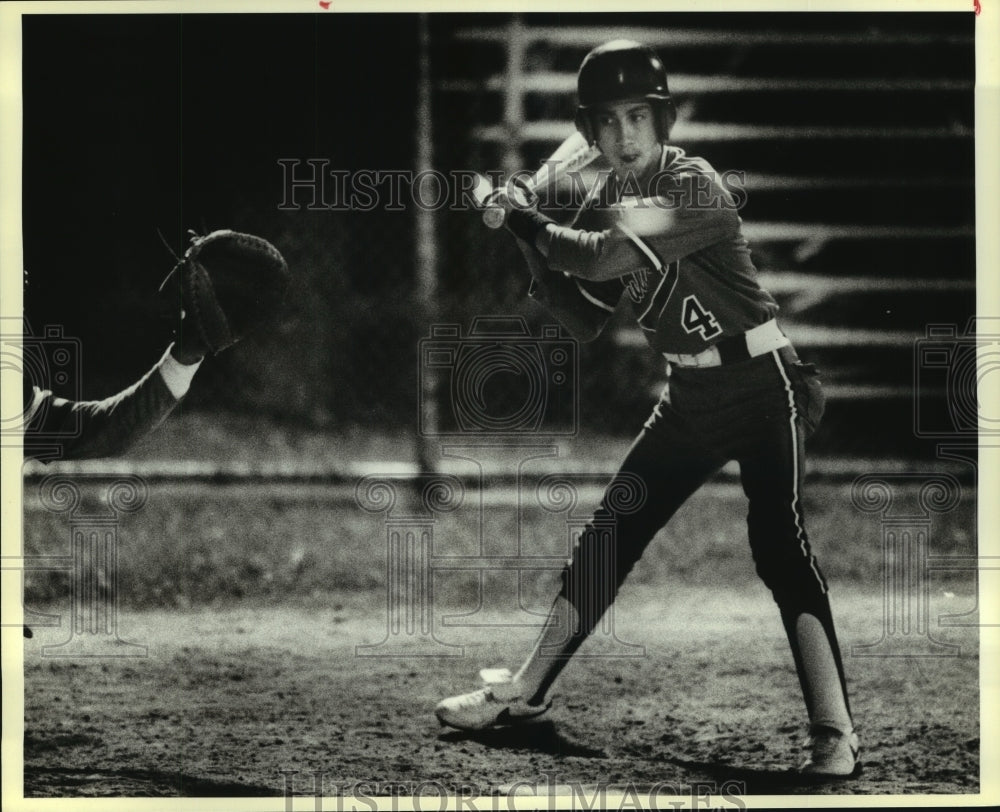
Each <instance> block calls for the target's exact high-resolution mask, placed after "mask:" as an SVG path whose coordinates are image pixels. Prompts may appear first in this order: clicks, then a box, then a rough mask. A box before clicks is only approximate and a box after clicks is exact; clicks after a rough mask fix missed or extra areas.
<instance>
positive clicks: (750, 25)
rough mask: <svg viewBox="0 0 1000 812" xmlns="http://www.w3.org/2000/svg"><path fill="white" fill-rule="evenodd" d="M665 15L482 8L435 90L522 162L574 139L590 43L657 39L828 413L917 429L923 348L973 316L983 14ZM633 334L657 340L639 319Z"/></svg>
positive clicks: (692, 133) (499, 157) (496, 152)
mask: <svg viewBox="0 0 1000 812" xmlns="http://www.w3.org/2000/svg"><path fill="white" fill-rule="evenodd" d="M623 16H624V15H617V19H618V20H621V19H622V17H623ZM661 16H662V20H663V21H662V24H660V20H659V19H658V18H656V17H651V16H650V15H645V16H643V17H641V18H639V17H636V19H637V20H639V21H640V22H641V24H637V25H628V26H620V25H618V26H615V25H610V26H609V25H606V24H603V23H604V21H605V18H601V19H600V20H596V21H590V20H588V19H586V18H583V17H582V16H581V17H580V20H579V21H578V20H577V18H576V15H561V16H556V15H547V16H542V15H524V16H521V17H516V16H515V17H503V18H500V17H490V18H488V19H486V20H484V21H483V24H480V25H476V26H470V25H468V24H467V22H468V18H466V20H465V23H466V24H460V23H456V24H454V25H453V26H451V27H450V28H448V29H447V30H446V31H444V32H443V34H442V36H443V37H445V38H447V41H448V43H449V47H448V49H447V52H448V54H449V55H450V56H449V59H450V63H451V66H452V67H453V68H454V67H457V69H450V70H447V71H445V70H441V71H439V72H438V75H437V78H436V89H437V92H438V93H439V94H440V95H441V96H442V97H443V98H445V99H446V103H448V104H451V105H453V106H455V105H459V104H461V105H463V107H464V109H465V115H467V116H469V119H468V124H469V131H470V132H471V134H472V141H473V144H474V149H476V150H479V152H478V154H479V155H480V159H481V160H487V161H489V160H491V159H492V160H495V162H496V163H495V165H499V166H501V167H502V168H503V169H504V170H505V171H508V172H510V171H514V170H516V169H519V168H523V167H533V166H537V165H539V163H540V162H541V161H542V160H543V159H544V158H545V156H546V155H548V154H549V153H550V152H551V150H552V149H553V148H554V146H555V145H556V144H557V143H558V142H560V141H561V140H562V139H563V138H565V137H566V136H567V135H568V134H569V133H570V132H571V131H572V126H573V125H572V120H573V112H574V93H575V83H576V73H575V72H576V69H577V67H578V66H579V63H580V61H581V60H582V58H583V56H584V55H585V54H586V52H587V51H588V50H590V48H592V47H593V46H594V45H596V44H598V43H600V42H603V41H606V40H608V39H613V38H618V37H622V38H628V39H636V40H639V41H641V42H645V43H647V44H649V45H651V46H653V47H654V48H656V49H657V51H658V52H659V53H660V54H661V56H663V58H664V61H665V62H666V65H667V69H668V73H669V76H670V87H671V92H672V94H673V96H674V99H675V102H676V105H677V108H678V121H677V124H676V126H675V128H674V131H673V133H672V136H671V140H672V141H673V142H674V143H676V144H678V145H679V146H681V147H683V148H685V149H686V150H687V151H688V152H689V153H693V154H697V155H700V156H702V157H704V158H706V159H707V160H708V161H709V162H710V163H711V164H712V165H713V166H714V167H715V169H716V170H718V171H720V172H724V171H740V172H742V173H743V175H742V177H743V183H742V185H743V188H744V189H745V190H746V205H745V206H744V208H743V209H742V210H741V217H742V218H743V221H744V233H745V235H746V237H747V239H748V241H749V242H750V246H751V250H752V251H753V256H754V260H755V263H756V265H757V267H758V269H759V270H760V271H761V281H762V283H763V285H764V286H765V287H767V288H768V289H769V290H770V291H771V292H772V293H773V294H774V295H775V296H776V298H778V300H779V304H780V305H781V307H782V313H781V319H782V324H783V326H784V328H785V330H786V332H787V333H788V334H789V336H790V338H791V339H792V341H793V343H794V344H795V345H796V346H797V347H798V348H799V350H800V354H801V355H802V356H804V357H805V358H807V359H808V360H811V361H815V362H816V363H817V364H818V365H819V366H820V367H821V369H822V370H823V371H824V378H825V380H826V391H827V394H828V397H829V398H830V402H831V404H830V408H829V410H828V415H829V416H832V417H834V419H839V420H840V421H841V422H842V423H847V424H854V423H856V422H858V421H868V422H869V423H870V424H873V425H875V424H883V425H886V426H891V427H893V429H894V430H896V431H898V432H899V433H900V437H898V438H896V439H897V440H900V441H901V442H903V443H904V444H905V442H907V441H909V440H912V436H910V435H907V432H906V430H905V428H906V425H909V424H911V423H912V417H911V416H912V402H913V398H914V393H913V380H914V376H913V370H914V347H915V342H916V341H917V340H918V339H919V338H921V337H922V336H924V335H925V332H926V328H927V326H928V325H929V324H941V323H953V324H956V325H957V327H958V330H959V331H961V329H962V328H963V326H964V325H965V323H966V321H967V320H968V319H969V317H971V316H972V315H973V314H974V313H975V229H974V222H975V195H974V174H975V173H974V138H973V123H974V100H973V90H974V82H975V66H974V49H973V40H974V35H973V29H972V20H971V18H972V15H971V14H970V15H957V14H956V15H941V14H933V15H931V14H906V15H899V14H897V15H893V16H891V17H890V16H889V15H871V14H837V15H803V14H795V15H790V14H767V15H756V16H753V15H737V16H736V17H732V16H731V15H707V14H699V15H682V14H676V15H661ZM821 17H822V18H826V19H823V20H821V19H820V18H821ZM629 19H631V18H629ZM472 53H475V54H476V55H477V58H476V60H475V64H476V65H477V66H478V67H477V68H476V69H474V70H472V71H468V70H466V71H464V72H463V70H462V69H461V67H458V66H461V65H463V64H469V62H468V59H467V58H466V57H464V56H463V55H464V54H472ZM470 111H471V112H470ZM616 341H617V343H618V344H620V345H621V346H623V347H631V346H640V345H643V344H644V339H643V338H642V337H641V336H640V335H639V334H638V332H637V331H635V330H632V329H631V328H629V327H628V326H627V322H626V321H625V320H623V321H622V322H621V326H620V327H619V328H618V332H617V334H616ZM944 395H945V393H944V391H943V390H941V391H939V392H933V393H922V396H924V397H927V396H932V397H944ZM831 412H832V413H833V414H832V415H831ZM890 433H891V432H890ZM904 435H905V436H904ZM883 439H884V438H883ZM859 442H860V441H859ZM891 442H895V440H893V441H891ZM891 442H890V445H891ZM877 445H878V443H877V442H875V444H874V445H873V448H875V447H876V446H877ZM853 450H854V451H863V450H864V449H863V448H858V449H853Z"/></svg>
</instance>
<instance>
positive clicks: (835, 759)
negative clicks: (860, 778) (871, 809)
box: [799, 725, 860, 778]
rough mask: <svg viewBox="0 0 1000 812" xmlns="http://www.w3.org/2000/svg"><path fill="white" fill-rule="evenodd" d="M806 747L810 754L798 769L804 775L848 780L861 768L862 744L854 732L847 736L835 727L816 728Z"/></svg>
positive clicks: (848, 733) (822, 726) (811, 731)
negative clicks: (860, 753) (859, 761)
mask: <svg viewBox="0 0 1000 812" xmlns="http://www.w3.org/2000/svg"><path fill="white" fill-rule="evenodd" d="M807 746H808V747H809V749H810V754H809V756H808V758H806V760H805V762H804V763H803V764H802V766H801V767H800V768H799V772H801V773H802V774H803V775H810V776H816V777H818V778H820V777H829V778H848V777H850V776H852V775H854V773H855V771H856V770H857V768H858V754H859V752H860V743H859V741H858V735H857V733H855V732H854V731H853V730H851V731H849V732H847V733H844V732H843V731H840V730H838V729H837V728H835V727H828V726H827V725H813V726H812V728H810V730H809V741H808V745H807Z"/></svg>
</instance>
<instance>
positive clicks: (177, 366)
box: [156, 344, 201, 400]
mask: <svg viewBox="0 0 1000 812" xmlns="http://www.w3.org/2000/svg"><path fill="white" fill-rule="evenodd" d="M173 346H174V345H173V344H171V345H170V346H169V347H167V351H166V352H165V353H164V354H163V357H162V358H161V359H160V362H159V363H158V364H157V365H156V366H157V368H158V369H159V370H160V376H161V377H162V378H163V382H164V383H165V384H166V385H167V389H169V390H170V394H171V395H173V396H174V398H175V399H176V400H180V399H181V398H182V397H184V396H185V395H186V394H187V391H188V389H189V388H190V387H191V379H192V378H194V373H196V372H197V371H198V367H200V366H201V361H197V362H195V363H193V364H182V363H181V362H180V361H178V360H177V359H176V358H174V357H173V356H172V355H171V354H170V350H172V349H173Z"/></svg>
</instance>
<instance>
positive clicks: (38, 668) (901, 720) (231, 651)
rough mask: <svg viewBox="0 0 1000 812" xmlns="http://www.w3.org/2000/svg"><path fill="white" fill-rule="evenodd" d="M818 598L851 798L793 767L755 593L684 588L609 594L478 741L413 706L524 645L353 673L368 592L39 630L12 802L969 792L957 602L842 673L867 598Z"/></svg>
mask: <svg viewBox="0 0 1000 812" xmlns="http://www.w3.org/2000/svg"><path fill="white" fill-rule="evenodd" d="M723 597H724V600H723ZM833 599H834V611H835V614H836V615H837V617H838V621H839V624H840V629H841V637H842V644H843V646H844V648H845V651H846V652H847V657H846V660H847V669H848V676H849V680H850V682H851V687H852V691H853V702H854V710H855V715H856V717H857V721H858V726H859V732H860V733H861V736H862V743H863V748H864V750H863V761H864V768H863V772H862V773H861V775H860V777H858V778H857V779H855V780H851V781H847V782H829V783H821V784H816V785H803V784H802V783H800V782H798V781H797V780H796V779H795V777H794V775H793V774H792V773H791V772H790V771H791V769H792V768H794V767H795V765H796V764H797V763H798V761H799V759H800V758H801V755H802V753H801V745H802V739H803V735H804V725H803V717H804V711H803V707H802V701H801V698H800V696H799V693H798V686H797V683H796V680H795V675H794V670H793V668H792V665H791V658H790V655H789V653H788V650H787V645H786V643H785V641H784V637H783V633H782V630H781V626H780V622H779V620H778V616H777V612H776V610H775V609H774V606H773V604H772V603H771V601H770V598H769V596H768V595H767V594H766V592H765V591H764V589H763V587H757V588H755V587H745V588H741V589H739V590H737V591H735V592H731V593H728V594H726V595H724V596H723V595H720V594H718V593H716V592H709V591H707V590H699V589H696V588H694V587H691V586H684V587H681V588H679V589H675V590H672V591H670V592H669V593H668V594H662V595H661V594H658V593H657V592H656V591H655V590H654V589H652V588H648V587H642V588H638V589H633V590H628V591H627V592H626V593H625V594H623V595H622V597H621V599H620V600H619V603H618V604H617V606H616V608H617V610H618V611H617V615H616V616H615V627H614V631H615V635H616V636H617V640H615V639H613V638H612V637H611V636H609V635H598V636H597V637H595V638H592V639H591V640H590V641H588V643H587V645H586V646H585V647H584V649H583V650H582V651H581V654H582V655H589V656H578V658H577V659H575V660H574V661H573V663H571V664H570V666H569V667H568V669H567V670H566V672H565V673H564V675H563V678H562V679H561V680H560V682H559V683H557V693H556V704H555V706H554V708H553V710H552V712H551V713H550V714H549V719H548V720H547V721H545V722H542V723H539V724H537V725H534V726H532V727H529V728H522V729H519V730H509V731H501V732H492V733H488V734H466V733H459V732H455V731H448V730H445V729H443V728H440V727H439V726H438V724H437V722H436V720H435V719H434V717H433V714H432V708H433V706H434V704H435V702H436V701H437V700H438V699H439V698H441V697H442V696H444V695H447V694H450V693H452V692H454V691H458V690H464V689H467V688H468V687H470V686H471V685H472V684H473V680H474V676H475V674H476V672H477V670H478V669H479V668H480V667H482V666H486V665H497V664H513V663H515V662H516V661H517V659H519V657H520V655H521V654H522V653H523V652H524V650H525V647H526V646H527V645H528V644H529V643H530V641H531V640H532V639H533V638H534V634H535V631H534V630H533V629H531V628H528V627H507V628H491V627H487V628H479V629H473V628H452V629H439V630H438V635H439V639H440V640H442V641H443V642H445V643H447V644H450V645H453V646H461V647H462V648H461V649H458V648H455V649H451V650H450V651H451V653H453V654H456V653H457V654H459V655H460V656H451V657H443V656H423V657H418V656H402V657H384V656H364V657H359V656H357V652H356V648H355V647H356V646H358V645H365V644H368V645H371V644H378V643H379V642H380V640H382V639H383V638H384V637H385V634H386V614H385V606H384V596H380V595H379V594H378V593H377V592H373V593H370V594H366V595H359V594H357V593H352V594H345V595H344V596H343V598H342V600H341V601H340V602H339V603H336V602H328V601H324V602H323V603H322V604H318V603H317V604H316V605H307V604H301V605H298V606H294V607H291V606H287V605H286V606H281V607H274V606H270V607H269V606H259V607H256V608H248V607H247V606H246V605H245V604H243V605H240V606H239V607H233V608H206V609H197V610H195V609H190V610H183V611H177V610H170V611H168V610H150V611H137V610H127V611H125V612H124V613H123V614H122V616H121V617H120V633H121V635H122V637H123V638H125V639H128V640H131V641H136V642H141V643H143V644H144V645H146V646H147V648H148V652H147V656H145V657H122V658H107V657H103V658H94V659H84V658H78V657H77V658H66V659H60V658H57V657H52V656H42V647H43V646H45V645H54V644H58V643H59V642H61V641H62V640H64V639H65V638H66V636H67V634H68V632H67V630H66V629H65V622H64V628H62V629H56V628H54V629H39V630H38V631H37V633H36V636H35V637H34V638H33V639H31V640H26V641H25V648H24V654H25V739H24V742H25V748H24V759H25V772H24V791H25V796H26V797H51V796H64V797H65V796H78V797H117V796H140V797H141V796H201V797H206V796H216V797H220V796H222V797H228V796H261V795H263V796H282V795H284V794H286V793H288V792H291V793H294V794H296V795H310V794H313V793H314V786H315V784H314V782H315V780H316V777H317V774H318V775H319V777H320V781H321V788H322V793H323V794H324V795H326V796H334V795H340V794H344V793H347V794H355V795H362V796H367V795H403V796H406V795H410V794H416V795H430V796H434V795H439V794H441V793H461V792H464V793H467V794H468V793H477V794H487V795H489V794H494V795H502V794H503V793H513V794H515V795H523V794H526V793H527V794H531V793H535V792H537V793H538V794H543V795H544V794H546V793H548V792H550V791H551V792H553V793H556V794H558V795H560V796H561V795H563V794H570V795H572V794H574V793H575V794H577V795H578V796H579V798H578V800H580V801H581V802H583V803H588V802H592V801H593V797H594V796H593V794H592V793H595V792H599V791H601V789H602V787H604V786H606V787H607V788H609V791H611V792H614V790H615V788H618V790H621V791H629V790H631V791H634V792H637V793H639V794H640V795H641V794H642V793H649V792H650V790H651V789H652V790H654V791H656V792H658V793H659V798H660V803H661V804H662V803H663V800H662V799H663V798H664V797H666V796H668V795H673V794H674V793H676V794H679V795H682V796H686V795H688V794H690V793H692V792H695V793H699V792H701V793H704V792H705V788H706V787H709V788H711V787H714V788H716V789H715V792H721V793H723V794H725V793H728V795H729V797H730V798H731V799H738V798H739V797H740V796H743V795H761V794H766V795H771V794H790V793H794V794H830V793H843V794H885V793H919V794H923V793H931V794H937V793H975V792H976V791H977V790H978V787H979V735H980V734H979V693H978V691H979V689H978V677H979V669H978V640H977V634H976V629H975V627H974V626H971V627H970V626H966V627H941V628H939V627H937V625H936V619H937V618H938V617H939V615H940V614H941V613H943V612H954V611H956V610H958V611H965V610H967V609H969V608H970V606H974V597H973V596H971V595H966V596H964V597H963V596H961V595H959V596H955V595H952V594H951V593H935V594H932V595H931V606H930V610H931V611H930V617H931V619H932V625H934V626H935V628H934V629H933V635H934V637H935V638H936V639H938V640H939V641H941V642H944V643H949V644H953V645H955V646H957V648H956V649H955V650H954V651H953V654H954V655H955V656H948V657H922V658H917V659H913V658H886V657H877V656H876V657H871V656H869V657H861V656H852V655H851V654H850V650H851V647H852V646H858V645H863V644H866V643H871V642H874V641H876V640H878V639H879V637H880V634H881V630H882V623H883V613H882V598H881V596H880V595H876V594H872V593H871V592H869V591H861V590H858V589H854V588H851V589H848V590H846V591H842V592H839V593H837V592H835V593H834V596H833ZM511 619H512V620H514V618H511ZM966 620H967V621H969V622H974V621H975V617H974V615H973V616H970V618H967V619H966ZM640 645H641V646H643V647H644V648H643V649H642V650H639V649H637V648H633V646H640ZM50 653H51V652H50ZM626 653H627V654H629V655H638V656H622V655H623V654H626ZM375 654H379V650H378V649H376V650H375ZM602 654H603V655H611V656H598V655H602ZM518 782H522V783H518ZM657 785H658V786H657ZM588 793H591V794H590V795H588ZM640 802H641V803H644V804H645V803H648V801H645V800H643V801H640ZM733 805H735V801H732V800H731V803H730V806H733ZM274 808H275V809H280V808H282V802H281V801H276V803H275V805H274ZM303 808H304V807H303ZM309 808H312V807H309ZM324 808H336V807H333V806H328V807H324ZM360 808H366V807H360ZM433 808H439V807H438V806H437V805H434V806H433Z"/></svg>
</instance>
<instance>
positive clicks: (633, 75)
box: [576, 39, 677, 144]
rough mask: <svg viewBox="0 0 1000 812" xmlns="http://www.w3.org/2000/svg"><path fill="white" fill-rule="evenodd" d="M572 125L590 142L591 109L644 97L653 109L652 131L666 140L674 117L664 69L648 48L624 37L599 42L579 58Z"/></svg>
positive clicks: (593, 134) (592, 135)
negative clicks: (574, 115) (582, 57)
mask: <svg viewBox="0 0 1000 812" xmlns="http://www.w3.org/2000/svg"><path fill="white" fill-rule="evenodd" d="M576 91H577V102H578V104H579V107H577V110H576V128H577V129H578V130H579V131H580V132H581V133H583V135H584V137H585V138H586V139H587V142H588V143H591V144H592V143H594V140H595V139H596V128H595V127H594V122H593V116H592V112H593V108H594V107H596V106H597V105H601V104H609V103H611V102H619V101H626V100H628V99H645V100H646V101H647V102H649V105H650V107H652V108H653V118H654V120H655V122H656V132H657V134H658V135H659V137H660V140H661V141H666V140H667V138H668V136H669V135H670V128H671V127H673V125H674V120H675V119H676V118H677V111H676V110H675V109H674V103H673V102H672V101H671V100H670V90H669V89H668V88H667V69H666V68H665V67H664V66H663V61H662V60H661V59H660V57H658V56H657V55H656V52H655V51H653V49H652V48H648V47H647V46H645V45H642V44H640V43H638V42H633V41H632V40H628V39H616V40H612V41H611V42H606V43H604V45H599V46H597V47H596V48H594V50H592V51H591V52H590V53H589V54H587V55H586V56H585V57H584V59H583V64H581V65H580V74H579V76H577V80H576Z"/></svg>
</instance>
